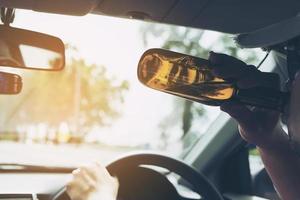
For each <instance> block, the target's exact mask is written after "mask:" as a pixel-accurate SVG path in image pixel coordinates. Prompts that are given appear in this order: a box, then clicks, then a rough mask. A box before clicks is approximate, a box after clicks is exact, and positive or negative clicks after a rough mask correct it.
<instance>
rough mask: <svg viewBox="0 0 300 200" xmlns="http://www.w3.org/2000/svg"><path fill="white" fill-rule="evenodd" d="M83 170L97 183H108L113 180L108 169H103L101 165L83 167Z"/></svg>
mask: <svg viewBox="0 0 300 200" xmlns="http://www.w3.org/2000/svg"><path fill="white" fill-rule="evenodd" d="M82 170H83V171H85V172H86V173H87V174H89V175H90V177H92V178H93V179H94V180H95V181H96V182H98V181H102V182H107V181H109V180H110V178H111V176H110V174H109V173H108V171H107V169H106V168H105V167H103V166H102V165H101V164H100V163H94V164H92V165H89V166H86V167H83V168H82Z"/></svg>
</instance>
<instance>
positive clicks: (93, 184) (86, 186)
mask: <svg viewBox="0 0 300 200" xmlns="http://www.w3.org/2000/svg"><path fill="white" fill-rule="evenodd" d="M72 174H73V179H72V180H71V181H70V182H69V183H68V184H67V193H68V195H69V196H70V198H71V199H72V200H100V199H103V200H104V199H105V200H116V199H117V193H118V188H119V183H118V180H117V179H116V178H114V177H112V176H110V174H109V173H108V171H107V170H106V168H105V167H103V166H101V165H100V164H99V163H94V164H92V165H88V166H85V167H81V168H78V169H76V170H74V171H73V172H72Z"/></svg>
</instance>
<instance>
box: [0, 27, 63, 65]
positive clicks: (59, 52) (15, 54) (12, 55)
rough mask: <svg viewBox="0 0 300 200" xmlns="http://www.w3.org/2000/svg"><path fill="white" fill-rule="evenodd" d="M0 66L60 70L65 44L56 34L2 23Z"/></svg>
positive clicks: (0, 29) (0, 28) (0, 32)
mask: <svg viewBox="0 0 300 200" xmlns="http://www.w3.org/2000/svg"><path fill="white" fill-rule="evenodd" d="M0 66H4V67H14V68H22V69H38V70H45V71H59V70H62V69H63V68H64V66H65V46H64V43H63V42H62V41H61V40H60V39H59V38H57V37H54V36H50V35H47V34H43V33H38V32H34V31H29V30H24V29H19V28H13V27H10V26H5V25H0Z"/></svg>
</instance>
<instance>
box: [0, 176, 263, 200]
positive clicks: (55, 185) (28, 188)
mask: <svg viewBox="0 0 300 200" xmlns="http://www.w3.org/2000/svg"><path fill="white" fill-rule="evenodd" d="M70 178H71V175H70V174H61V173H60V174H54V173H0V180H1V181H0V200H52V198H53V197H54V196H55V195H56V194H58V193H59V191H60V190H61V189H62V188H63V187H64V186H65V185H66V183H67V182H68V181H69V180H70ZM176 188H177V190H180V191H179V193H182V192H184V191H185V189H182V188H180V187H176ZM224 197H225V199H226V200H264V199H263V198H258V197H250V196H242V195H234V194H225V195H224ZM191 199H194V198H191Z"/></svg>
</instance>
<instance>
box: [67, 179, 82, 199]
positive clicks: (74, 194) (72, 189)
mask: <svg viewBox="0 0 300 200" xmlns="http://www.w3.org/2000/svg"><path fill="white" fill-rule="evenodd" d="M66 191H67V194H68V195H69V196H70V197H71V199H72V200H80V199H82V198H81V197H82V191H81V190H79V189H78V186H77V185H76V183H75V182H73V181H71V182H69V183H68V184H67V185H66Z"/></svg>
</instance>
